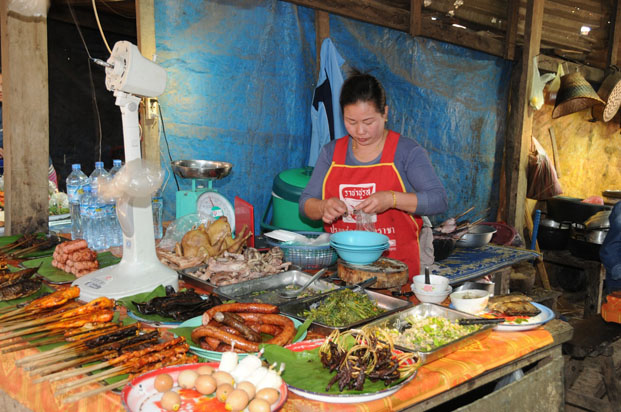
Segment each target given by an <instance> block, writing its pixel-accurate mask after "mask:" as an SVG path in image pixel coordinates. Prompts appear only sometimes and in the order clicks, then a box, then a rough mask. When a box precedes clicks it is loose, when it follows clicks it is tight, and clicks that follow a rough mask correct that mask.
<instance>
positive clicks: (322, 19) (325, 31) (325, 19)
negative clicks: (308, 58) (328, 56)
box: [315, 10, 330, 77]
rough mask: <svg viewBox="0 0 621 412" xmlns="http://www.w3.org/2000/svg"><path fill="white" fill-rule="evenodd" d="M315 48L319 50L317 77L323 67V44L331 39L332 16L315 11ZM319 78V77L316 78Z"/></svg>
mask: <svg viewBox="0 0 621 412" xmlns="http://www.w3.org/2000/svg"><path fill="white" fill-rule="evenodd" d="M315 33H316V37H315V48H316V49H317V73H316V74H317V75H318V74H319V67H320V66H321V43H323V40H324V39H326V38H328V37H330V14H329V13H327V12H325V11H321V10H315ZM315 77H317V76H315Z"/></svg>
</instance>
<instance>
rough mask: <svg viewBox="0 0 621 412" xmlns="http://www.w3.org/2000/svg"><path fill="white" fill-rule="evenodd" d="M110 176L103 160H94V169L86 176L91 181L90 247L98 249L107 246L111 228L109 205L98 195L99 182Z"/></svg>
mask: <svg viewBox="0 0 621 412" xmlns="http://www.w3.org/2000/svg"><path fill="white" fill-rule="evenodd" d="M109 178H110V173H108V172H107V171H106V169H104V164H103V162H95V170H93V172H92V173H91V175H90V176H89V177H88V179H89V180H90V183H91V197H92V200H91V220H92V222H91V228H92V241H93V246H92V248H93V249H95V250H96V251H100V250H103V249H107V248H108V239H110V237H111V229H110V225H109V224H108V216H109V215H110V210H109V209H110V208H111V206H109V205H108V202H106V201H105V200H104V199H101V198H100V197H99V184H100V183H101V182H103V181H105V180H107V179H109Z"/></svg>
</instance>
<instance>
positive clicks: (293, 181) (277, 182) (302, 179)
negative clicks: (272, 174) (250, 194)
mask: <svg viewBox="0 0 621 412" xmlns="http://www.w3.org/2000/svg"><path fill="white" fill-rule="evenodd" d="M312 173H313V168H312V167H310V166H307V167H302V168H299V169H289V170H284V171H282V172H280V173H279V174H278V175H277V176H276V178H274V185H273V187H272V190H273V191H274V194H275V195H276V196H279V197H281V198H283V199H285V200H288V201H290V202H295V203H297V202H298V200H299V199H300V195H301V194H302V192H303V191H304V188H305V187H306V185H307V184H308V181H309V180H310V178H311V174H312Z"/></svg>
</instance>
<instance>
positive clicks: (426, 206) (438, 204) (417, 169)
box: [299, 136, 448, 216]
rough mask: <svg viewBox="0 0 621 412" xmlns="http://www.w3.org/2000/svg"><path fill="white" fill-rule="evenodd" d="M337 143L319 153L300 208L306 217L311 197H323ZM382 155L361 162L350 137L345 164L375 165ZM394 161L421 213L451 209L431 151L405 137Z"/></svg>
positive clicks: (434, 212)
mask: <svg viewBox="0 0 621 412" xmlns="http://www.w3.org/2000/svg"><path fill="white" fill-rule="evenodd" d="M350 139H351V138H350ZM335 146H336V140H333V141H331V142H330V143H328V144H326V145H325V146H324V147H323V148H322V149H321V153H319V158H318V159H317V163H316V164H315V169H314V170H313V174H312V176H311V178H310V181H309V182H308V185H306V188H305V189H304V191H303V192H302V194H301V195H300V200H299V207H300V214H301V215H302V216H306V214H305V213H304V204H305V203H306V201H307V200H308V199H310V198H316V199H321V192H322V190H321V189H322V187H323V180H324V177H325V176H326V173H327V172H328V169H329V168H330V165H331V164H332V155H333V154H334V148H335ZM381 157H382V154H381V153H380V154H379V155H378V156H377V158H375V159H374V160H372V161H370V162H366V163H365V162H360V161H359V160H358V159H356V157H355V156H354V154H353V152H352V144H351V140H350V142H349V145H348V146H347V157H346V159H345V164H347V165H349V166H367V165H374V164H377V163H379V161H380V159H381ZM394 163H395V166H396V167H397V170H398V171H399V174H400V175H401V178H402V179H403V183H404V185H405V190H406V191H407V192H408V193H416V196H417V197H418V205H417V207H416V214H417V215H421V216H423V215H425V216H428V215H435V214H438V213H443V212H445V211H446V209H447V208H448V199H447V196H446V191H445V190H444V186H443V185H442V182H440V179H439V178H438V176H437V175H436V173H435V171H434V170H433V166H431V161H430V160H429V156H428V155H427V151H426V150H425V149H424V148H423V147H422V146H420V145H419V144H418V143H416V142H415V141H414V140H412V139H409V138H406V137H403V136H401V137H400V138H399V143H398V144H397V150H396V152H395V159H394Z"/></svg>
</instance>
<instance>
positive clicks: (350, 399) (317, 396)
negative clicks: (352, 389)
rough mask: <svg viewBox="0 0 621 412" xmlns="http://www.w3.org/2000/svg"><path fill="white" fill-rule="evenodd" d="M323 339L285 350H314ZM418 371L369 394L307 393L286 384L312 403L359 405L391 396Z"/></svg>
mask: <svg viewBox="0 0 621 412" xmlns="http://www.w3.org/2000/svg"><path fill="white" fill-rule="evenodd" d="M323 341H324V340H323V339H315V340H312V341H304V342H298V343H292V344H290V345H287V346H286V348H287V349H291V350H292V351H295V352H298V351H304V350H310V349H313V348H316V347H317V346H319V345H321V344H322V343H323ZM417 373H418V371H416V372H414V373H413V374H412V375H411V376H409V377H408V378H407V379H406V380H404V381H403V382H400V383H398V384H396V385H395V386H391V387H390V388H386V389H384V390H381V391H379V392H369V393H356V394H353V393H347V394H335V393H320V392H312V391H307V390H306V389H301V388H296V387H295V386H292V385H290V384H287V386H288V387H289V390H290V391H291V392H293V393H295V394H296V395H299V396H302V397H304V398H307V399H312V400H314V401H321V402H330V403H360V402H369V401H374V400H376V399H382V398H385V397H387V396H390V395H392V394H393V393H395V392H397V391H398V390H399V389H401V388H402V387H403V386H404V385H406V384H408V383H409V382H410V381H411V380H412V379H414V378H415V377H416V374H417Z"/></svg>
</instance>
